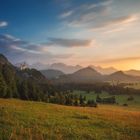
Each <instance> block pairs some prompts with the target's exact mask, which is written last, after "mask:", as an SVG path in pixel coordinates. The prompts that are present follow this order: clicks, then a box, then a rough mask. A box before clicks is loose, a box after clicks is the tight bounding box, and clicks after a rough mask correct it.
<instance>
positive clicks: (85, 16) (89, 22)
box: [60, 0, 138, 29]
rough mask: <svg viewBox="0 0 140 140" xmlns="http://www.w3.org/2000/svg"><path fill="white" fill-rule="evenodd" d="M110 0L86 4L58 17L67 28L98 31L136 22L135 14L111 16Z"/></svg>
mask: <svg viewBox="0 0 140 140" xmlns="http://www.w3.org/2000/svg"><path fill="white" fill-rule="evenodd" d="M112 3H113V1H112V0H101V1H97V2H96V3H95V2H93V1H92V2H90V3H88V2H86V3H85V4H83V3H82V4H81V5H79V6H77V7H74V8H71V9H69V10H67V11H65V12H63V14H61V15H60V16H62V17H64V18H62V22H63V23H64V24H65V25H67V26H69V27H79V28H80V27H84V28H88V29H100V28H106V27H110V26H115V27H116V26H118V25H121V24H123V25H127V24H129V23H132V22H134V21H137V20H138V15H136V14H130V13H127V14H125V13H124V14H122V15H120V14H118V13H116V14H112V13H113V12H112V11H113V9H112Z"/></svg>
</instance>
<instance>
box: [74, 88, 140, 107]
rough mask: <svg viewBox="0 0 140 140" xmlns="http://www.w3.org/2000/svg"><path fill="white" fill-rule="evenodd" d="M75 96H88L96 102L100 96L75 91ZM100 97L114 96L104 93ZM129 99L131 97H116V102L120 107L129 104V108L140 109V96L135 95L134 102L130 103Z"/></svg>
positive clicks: (93, 93)
mask: <svg viewBox="0 0 140 140" xmlns="http://www.w3.org/2000/svg"><path fill="white" fill-rule="evenodd" d="M73 94H76V95H79V96H80V95H82V96H86V99H87V100H89V99H94V100H96V96H97V95H98V94H97V93H95V92H94V91H92V92H90V93H87V92H85V91H78V90H75V91H74V92H73ZM99 96H100V97H102V98H104V97H110V96H112V95H109V94H108V93H107V92H102V93H101V94H99ZM128 97H129V95H115V98H116V102H117V103H118V105H119V106H122V105H123V104H128V106H131V107H138V108H139V107H140V96H139V95H133V98H134V100H132V101H128Z"/></svg>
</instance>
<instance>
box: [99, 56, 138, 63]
mask: <svg viewBox="0 0 140 140" xmlns="http://www.w3.org/2000/svg"><path fill="white" fill-rule="evenodd" d="M136 60H140V56H136V57H123V58H113V59H105V60H102V61H98V62H99V63H115V62H122V61H136Z"/></svg>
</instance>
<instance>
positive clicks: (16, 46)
mask: <svg viewBox="0 0 140 140" xmlns="http://www.w3.org/2000/svg"><path fill="white" fill-rule="evenodd" d="M45 48H46V46H44V45H41V44H34V43H32V42H26V41H23V40H21V39H19V38H16V37H14V36H11V35H8V34H6V35H0V52H1V53H3V54H4V55H6V56H7V57H8V58H9V59H10V60H11V61H12V62H13V63H16V62H22V61H24V60H25V61H27V62H29V63H34V62H39V61H40V62H42V61H45V62H49V61H53V60H56V59H58V60H59V59H64V58H65V59H66V58H70V57H71V56H72V54H63V53H62V54H53V53H52V52H49V51H46V50H45V51H44V49H45Z"/></svg>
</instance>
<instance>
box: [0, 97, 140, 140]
mask: <svg viewBox="0 0 140 140" xmlns="http://www.w3.org/2000/svg"><path fill="white" fill-rule="evenodd" d="M139 118H140V111H139V109H138V108H137V109H135V108H127V107H117V106H110V105H99V107H98V108H88V107H69V106H61V105H53V104H46V103H40V102H29V101H21V100H5V99H0V126H1V127H0V139H2V140H4V139H5V140H7V139H10V140H15V139H17V140H22V139H25V140H28V139H30V140H47V139H53V140H55V139H56V140H63V139H67V140H71V139H72V140H77V139H79V140H85V139H88V140H94V139H95V140H124V139H125V140H139V138H140V119H139Z"/></svg>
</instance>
